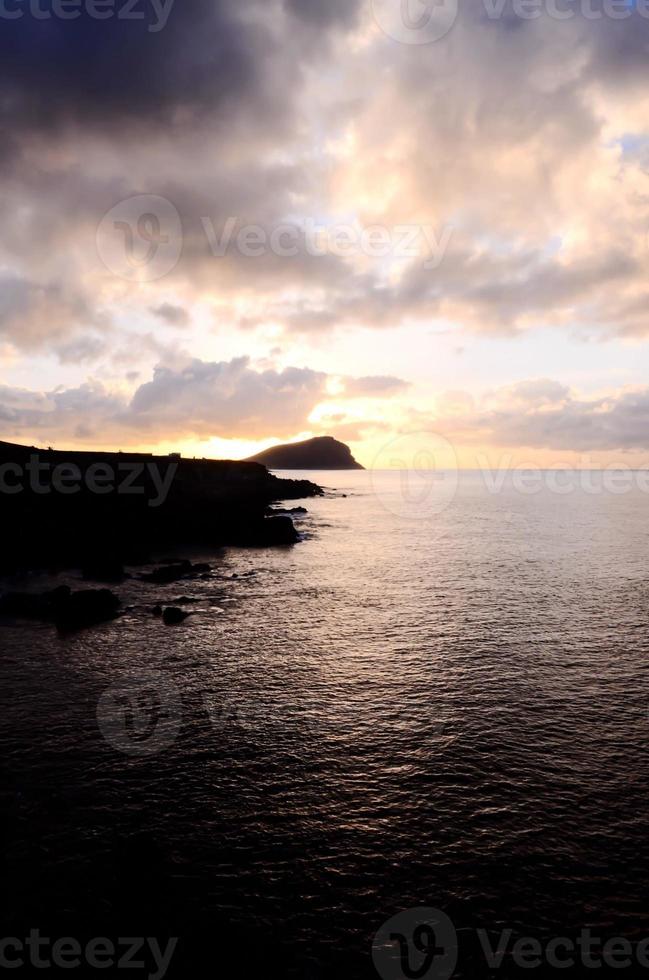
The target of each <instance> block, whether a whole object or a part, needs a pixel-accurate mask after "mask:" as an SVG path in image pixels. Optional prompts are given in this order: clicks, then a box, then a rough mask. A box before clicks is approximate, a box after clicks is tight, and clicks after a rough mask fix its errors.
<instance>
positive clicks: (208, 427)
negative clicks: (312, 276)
mask: <svg viewBox="0 0 649 980" xmlns="http://www.w3.org/2000/svg"><path fill="white" fill-rule="evenodd" d="M326 381H327V376H326V375H325V374H322V373H320V372H317V371H311V370H309V369H308V368H286V369H285V370H283V371H273V370H267V371H261V372H257V371H254V370H253V369H252V368H251V367H250V361H249V359H248V358H246V357H240V358H235V359H234V360H232V361H229V362H225V361H223V362H218V363H216V362H212V363H206V362H204V361H199V360H192V361H191V362H190V363H189V364H187V365H186V366H184V367H181V368H179V369H178V370H173V369H171V368H166V367H158V368H156V370H155V372H154V376H153V380H152V381H150V382H147V383H146V384H144V385H142V386H141V387H140V388H138V390H137V391H136V392H135V395H134V396H133V400H132V401H131V404H130V406H129V408H128V410H127V412H126V413H125V415H124V416H123V419H124V421H125V422H126V423H127V424H128V425H129V426H133V427H136V428H138V429H139V430H140V431H142V430H147V429H150V428H153V429H155V430H157V431H159V432H161V433H163V432H164V433H169V432H171V433H183V434H184V435H186V436H187V435H192V436H220V437H222V438H227V437H229V436H235V435H236V436H245V437H247V438H263V437H267V436H269V435H291V434H293V433H294V432H295V431H299V430H300V428H301V427H302V426H303V424H304V422H305V420H306V418H307V417H308V415H309V414H310V412H311V411H312V410H313V408H314V407H315V405H316V404H317V403H318V402H319V401H320V400H321V399H322V398H323V397H324V395H325V385H326Z"/></svg>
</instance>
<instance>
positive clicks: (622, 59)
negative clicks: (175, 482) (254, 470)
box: [0, 0, 649, 467]
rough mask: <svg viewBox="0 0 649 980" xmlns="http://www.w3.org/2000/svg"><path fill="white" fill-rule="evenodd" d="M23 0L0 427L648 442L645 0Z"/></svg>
mask: <svg viewBox="0 0 649 980" xmlns="http://www.w3.org/2000/svg"><path fill="white" fill-rule="evenodd" d="M0 7H1V10H0V19H4V20H5V21H6V23H3V24H2V25H1V26H0V92H1V93H2V94H1V95H0V126H1V127H2V139H1V140H0V170H1V172H0V222H1V227H2V235H1V236H0V438H3V439H6V440H11V441H16V442H23V443H29V444H34V445H52V446H55V447H56V448H73V447H74V448H101V449H113V450H117V449H138V450H146V451H155V452H162V453H166V452H172V451H182V452H183V453H184V454H187V455H197V456H208V457H209V456H214V457H228V458H235V459H236V458H243V457H245V456H247V455H250V454H252V453H254V452H256V451H258V450H261V449H263V448H266V447H267V446H270V445H272V444H274V443H276V442H285V441H294V440H298V439H304V438H308V437H310V436H315V435H325V434H326V435H332V436H335V437H336V438H339V439H341V440H343V441H344V442H346V443H348V444H349V445H350V446H351V448H352V451H353V452H354V454H355V456H356V457H357V459H359V460H360V461H361V462H362V463H363V464H365V465H366V466H373V465H376V466H381V465H385V461H386V459H388V458H389V457H394V453H395V451H396V450H395V448H394V447H395V446H397V447H398V446H399V445H400V440H401V441H403V440H405V441H406V442H407V443H408V445H412V443H413V439H414V442H415V443H417V441H418V440H419V442H421V443H422V444H426V443H427V441H430V444H431V445H438V444H439V445H444V446H448V447H449V450H450V451H451V452H452V453H453V454H455V457H456V459H457V462H458V465H460V466H467V467H471V466H474V465H476V460H478V459H481V460H482V459H484V458H488V459H489V460H490V461H492V463H493V462H494V461H498V460H501V459H503V458H507V459H511V460H513V461H514V462H515V463H518V464H520V465H523V464H526V463H528V462H529V463H530V464H536V465H543V466H555V465H556V466H562V465H580V466H599V465H622V464H625V465H627V464H628V465H631V466H635V465H638V466H642V465H647V464H649V380H648V378H649V344H648V340H649V287H648V278H649V86H648V85H647V80H648V77H649V72H648V69H647V64H648V53H649V3H643V2H641V0H637V2H635V0H634V2H630V0H547V2H546V0H527V2H524V0H175V2H173V0H164V2H162V0H137V3H129V4H128V5H127V4H125V2H124V0H103V2H102V3H97V2H96V0H66V2H64V3H61V0H58V2H57V0H5V2H3V3H2V4H0Z"/></svg>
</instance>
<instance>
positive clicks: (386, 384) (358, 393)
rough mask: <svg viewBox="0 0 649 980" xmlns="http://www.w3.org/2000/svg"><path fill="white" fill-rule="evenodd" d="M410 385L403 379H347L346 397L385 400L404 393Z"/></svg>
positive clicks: (377, 377) (384, 377) (386, 377)
mask: <svg viewBox="0 0 649 980" xmlns="http://www.w3.org/2000/svg"><path fill="white" fill-rule="evenodd" d="M409 387H410V384H409V383H408V382H407V381H402V380H401V378H393V377H390V376H387V375H385V376H376V377H367V378H346V379H345V396H346V397H347V398H385V397H390V396H391V395H396V394H399V393H403V392H405V391H407V390H408V388H409Z"/></svg>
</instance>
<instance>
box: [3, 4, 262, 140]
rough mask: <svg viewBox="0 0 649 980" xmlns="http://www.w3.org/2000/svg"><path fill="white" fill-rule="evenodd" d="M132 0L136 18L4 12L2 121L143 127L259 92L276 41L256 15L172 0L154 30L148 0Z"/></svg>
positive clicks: (249, 101) (46, 127) (30, 125)
mask: <svg viewBox="0 0 649 980" xmlns="http://www.w3.org/2000/svg"><path fill="white" fill-rule="evenodd" d="M165 5H166V6H167V8H168V0H165ZM49 6H50V5H49V3H48V2H42V3H41V7H42V8H43V9H44V10H47V9H48V7H49ZM121 6H123V4H122V3H121V2H118V3H117V8H116V9H117V10H119V8H120V7H121ZM246 6H247V8H248V9H249V10H250V9H252V8H254V6H255V4H254V2H252V3H248V4H247V5H246ZM18 9H20V7H19V8H18ZM138 9H140V10H142V11H143V12H144V11H146V14H145V18H144V19H143V20H132V19H119V18H118V17H112V18H111V19H106V20H97V19H94V18H93V17H91V16H89V14H88V13H87V12H86V11H82V13H81V16H80V17H78V18H77V19H75V20H61V19H60V18H57V17H55V16H52V17H51V18H50V19H47V20H39V19H36V18H35V17H34V16H33V15H32V14H30V12H29V9H28V8H25V9H24V11H23V14H24V15H23V16H22V17H21V18H20V19H16V20H4V21H3V22H2V31H1V32H0V86H1V87H2V100H1V101H0V106H1V112H0V119H1V120H2V123H3V125H5V126H8V127H17V128H18V129H35V130H43V131H51V130H52V129H54V128H55V127H57V126H60V125H65V124H81V125H84V126H91V127H105V126H116V127H119V128H123V127H124V126H126V125H128V124H129V123H131V124H133V123H138V124H140V125H141V126H143V127H145V128H147V127H150V126H152V125H154V124H156V123H160V124H168V123H170V122H172V121H173V118H174V114H175V113H177V112H179V111H185V112H190V113H195V114H201V113H204V112H206V111H213V110H215V109H217V108H219V107H221V106H224V105H225V104H226V103H234V104H237V103H243V104H246V105H247V107H251V106H254V104H255V100H256V99H257V100H259V101H262V99H261V96H262V94H263V92H264V81H265V80H266V79H265V72H266V68H267V65H268V61H269V59H270V57H271V56H272V53H273V50H274V47H275V42H273V39H272V37H271V36H270V35H269V34H268V32H267V31H265V30H264V29H263V28H262V27H261V26H260V25H259V24H256V25H255V24H244V23H243V21H242V19H241V17H240V16H238V14H237V11H238V9H239V8H238V5H237V4H236V3H234V2H228V0H177V2H175V3H173V5H172V7H171V12H170V13H169V9H167V13H168V14H169V16H168V20H167V22H166V24H164V26H163V27H162V29H159V30H154V28H155V25H156V24H157V23H158V18H157V15H156V14H155V13H154V11H153V8H152V6H151V3H150V2H148V0H147V2H142V3H141V4H140V6H139V7H138Z"/></svg>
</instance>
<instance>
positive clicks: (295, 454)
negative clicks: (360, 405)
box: [246, 436, 365, 470]
mask: <svg viewBox="0 0 649 980" xmlns="http://www.w3.org/2000/svg"><path fill="white" fill-rule="evenodd" d="M246 462H248V463H262V464H263V465H264V466H267V467H268V469H270V470H362V469H365V467H364V466H361V464H360V463H357V462H356V460H355V459H354V457H353V456H352V452H351V449H350V448H349V446H346V445H345V444H344V442H338V440H337V439H334V438H333V437H332V436H317V437H316V438H315V439H307V440H306V441H305V442H293V443H288V444H286V445H283V446H272V447H271V448H270V449H266V450H264V452H262V453H257V454H256V455H255V456H250V458H249V459H248V460H246Z"/></svg>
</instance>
